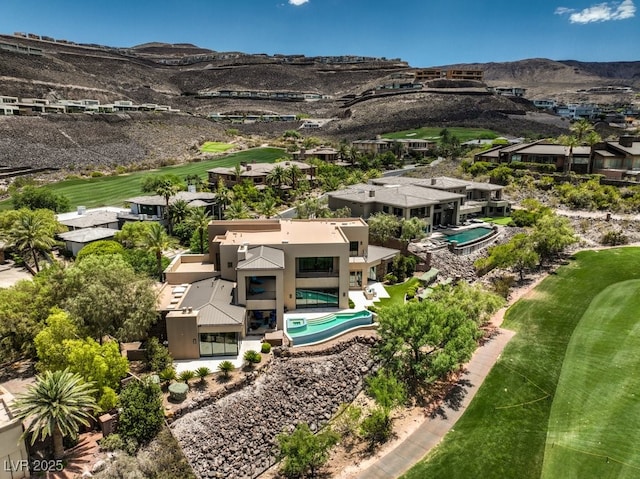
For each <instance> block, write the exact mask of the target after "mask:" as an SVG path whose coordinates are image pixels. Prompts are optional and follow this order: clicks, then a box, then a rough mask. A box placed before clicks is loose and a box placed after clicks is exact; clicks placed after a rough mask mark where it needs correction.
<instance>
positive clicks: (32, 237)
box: [9, 210, 55, 272]
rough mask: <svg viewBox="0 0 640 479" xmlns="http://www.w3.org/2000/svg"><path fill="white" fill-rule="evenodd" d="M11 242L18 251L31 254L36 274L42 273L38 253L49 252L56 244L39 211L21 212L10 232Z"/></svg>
mask: <svg viewBox="0 0 640 479" xmlns="http://www.w3.org/2000/svg"><path fill="white" fill-rule="evenodd" d="M9 240H10V242H11V243H12V244H13V245H15V247H16V248H17V249H19V250H28V251H29V252H30V253H31V256H32V257H33V262H34V264H35V268H36V272H38V271H40V265H39V264H38V254H37V252H38V251H44V250H48V249H50V248H51V247H52V246H53V245H54V244H55V239H54V238H53V233H52V231H51V227H50V225H49V224H48V223H47V222H46V221H45V220H44V218H43V217H42V216H41V215H39V214H38V212H37V211H31V210H20V212H19V216H18V218H17V220H16V222H15V223H14V224H13V227H12V228H11V230H10V231H9Z"/></svg>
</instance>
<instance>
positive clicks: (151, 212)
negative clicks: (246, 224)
mask: <svg viewBox="0 0 640 479" xmlns="http://www.w3.org/2000/svg"><path fill="white" fill-rule="evenodd" d="M179 200H182V201H185V202H186V203H187V206H189V207H191V208H197V207H203V208H204V209H205V210H206V211H207V212H208V213H210V214H211V215H212V216H214V217H219V216H220V215H221V214H222V212H221V211H220V210H219V208H218V205H217V203H216V194H215V193H209V192H202V191H201V192H195V191H179V192H178V193H176V194H175V195H173V196H172V197H171V198H169V205H172V204H173V203H175V202H176V201H179ZM125 202H126V203H129V208H130V209H129V211H128V212H124V213H118V221H119V223H120V228H121V227H122V224H124V223H125V222H126V221H157V222H159V223H160V224H162V225H164V226H166V215H165V210H166V208H167V200H166V199H165V198H164V196H160V195H148V196H136V197H134V198H129V199H127V200H125Z"/></svg>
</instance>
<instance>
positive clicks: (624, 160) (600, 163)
mask: <svg viewBox="0 0 640 479" xmlns="http://www.w3.org/2000/svg"><path fill="white" fill-rule="evenodd" d="M592 165H593V167H592V169H593V173H597V174H600V175H604V176H606V177H607V178H610V179H615V180H622V179H633V180H635V181H637V180H638V178H640V137H633V136H621V137H620V138H619V140H618V141H606V142H602V143H597V144H596V145H594V146H593V152H592Z"/></svg>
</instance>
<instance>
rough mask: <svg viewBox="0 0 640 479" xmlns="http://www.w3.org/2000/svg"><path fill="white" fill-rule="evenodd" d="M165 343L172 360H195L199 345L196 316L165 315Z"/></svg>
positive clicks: (198, 353) (173, 313) (198, 354)
mask: <svg viewBox="0 0 640 479" xmlns="http://www.w3.org/2000/svg"><path fill="white" fill-rule="evenodd" d="M167 341H168V342H169V352H170V353H171V356H172V357H173V358H174V359H197V358H199V357H200V344H199V342H198V341H199V337H198V326H197V322H196V316H195V315H193V314H182V312H181V311H172V312H171V313H169V314H168V315H167Z"/></svg>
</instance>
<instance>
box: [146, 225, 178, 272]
mask: <svg viewBox="0 0 640 479" xmlns="http://www.w3.org/2000/svg"><path fill="white" fill-rule="evenodd" d="M143 244H144V247H145V248H147V249H148V250H149V251H152V252H153V253H155V255H156V261H157V266H158V277H159V279H160V281H162V253H163V252H165V251H166V250H168V249H169V248H171V247H172V246H173V241H172V239H171V237H170V236H169V235H168V234H167V232H166V231H165V229H164V228H163V227H162V225H161V224H160V223H156V222H153V223H151V227H150V228H149V231H148V232H147V234H146V236H145V237H144V238H143Z"/></svg>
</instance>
